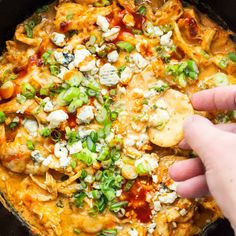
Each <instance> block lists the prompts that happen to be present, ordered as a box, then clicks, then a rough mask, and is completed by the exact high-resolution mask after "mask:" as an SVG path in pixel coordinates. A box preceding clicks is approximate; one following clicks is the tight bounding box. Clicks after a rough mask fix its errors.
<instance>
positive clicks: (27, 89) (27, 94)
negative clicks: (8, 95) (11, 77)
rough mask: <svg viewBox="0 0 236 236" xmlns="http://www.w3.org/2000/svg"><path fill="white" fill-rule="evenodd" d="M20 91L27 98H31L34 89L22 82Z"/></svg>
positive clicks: (33, 94) (34, 92)
mask: <svg viewBox="0 0 236 236" xmlns="http://www.w3.org/2000/svg"><path fill="white" fill-rule="evenodd" d="M21 93H22V95H23V96H24V97H26V98H27V99H32V98H34V97H35V94H36V90H35V88H34V87H33V86H32V85H31V84H29V83H24V84H23V86H22V89H21Z"/></svg>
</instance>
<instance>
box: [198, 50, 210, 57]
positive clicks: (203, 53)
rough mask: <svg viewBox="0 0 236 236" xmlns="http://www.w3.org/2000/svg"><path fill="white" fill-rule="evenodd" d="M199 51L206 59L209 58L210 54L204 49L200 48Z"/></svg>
mask: <svg viewBox="0 0 236 236" xmlns="http://www.w3.org/2000/svg"><path fill="white" fill-rule="evenodd" d="M200 53H201V54H202V55H203V56H204V57H205V58H206V59H209V58H210V55H209V54H208V53H207V52H206V51H204V50H201V51H200Z"/></svg>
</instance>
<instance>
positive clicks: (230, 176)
mask: <svg viewBox="0 0 236 236" xmlns="http://www.w3.org/2000/svg"><path fill="white" fill-rule="evenodd" d="M191 101H192V104H193V107H194V108H195V109H196V110H201V111H216V110H234V109H236V86H230V87H221V88H216V89H210V90H205V91H201V92H198V93H196V94H194V95H193V97H192V98H191ZM184 133H185V139H184V140H183V141H182V142H181V143H180V147H181V148H183V149H192V150H194V151H195V152H196V153H197V155H198V156H199V158H193V159H188V160H184V161H180V162H178V163H175V164H174V165H173V166H172V167H170V169H169V173H170V176H171V177H172V178H173V179H174V180H175V181H177V182H179V183H178V185H177V193H178V194H179V195H181V196H182V197H187V198H195V197H201V196H204V195H208V194H211V195H212V196H213V197H214V198H215V200H216V202H217V204H218V206H219V207H220V208H221V210H222V212H223V214H224V215H225V216H226V217H227V218H228V219H229V220H230V221H231V224H232V226H233V227H234V228H235V229H236V124H223V125H213V124H212V123H211V122H210V121H209V120H208V119H206V118H204V117H202V116H198V115H194V116H191V117H189V118H187V119H186V121H185V123H184Z"/></svg>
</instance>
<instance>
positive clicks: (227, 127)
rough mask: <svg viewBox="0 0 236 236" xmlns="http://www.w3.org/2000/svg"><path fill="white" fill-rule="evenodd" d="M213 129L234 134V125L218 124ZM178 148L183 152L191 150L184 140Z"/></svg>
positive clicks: (235, 127) (235, 131)
mask: <svg viewBox="0 0 236 236" xmlns="http://www.w3.org/2000/svg"><path fill="white" fill-rule="evenodd" d="M215 127H216V128H218V129H221V130H223V131H226V132H231V133H236V124H235V123H231V124H218V125H215ZM179 147H180V148H181V149H183V150H190V149H191V147H190V146H189V145H188V143H187V141H186V139H183V140H182V141H181V142H180V143H179Z"/></svg>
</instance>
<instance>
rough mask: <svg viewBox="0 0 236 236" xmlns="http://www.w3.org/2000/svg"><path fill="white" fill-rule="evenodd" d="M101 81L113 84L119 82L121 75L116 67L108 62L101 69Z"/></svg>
mask: <svg viewBox="0 0 236 236" xmlns="http://www.w3.org/2000/svg"><path fill="white" fill-rule="evenodd" d="M99 79H100V83H101V84H103V85H106V86H113V85H116V84H118V83H119V79H120V78H119V76H118V71H117V69H116V67H114V66H112V65H111V64H110V63H106V64H105V65H104V66H102V67H101V68H100V71H99Z"/></svg>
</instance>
